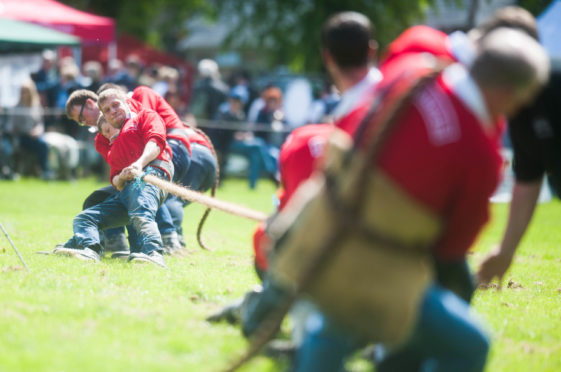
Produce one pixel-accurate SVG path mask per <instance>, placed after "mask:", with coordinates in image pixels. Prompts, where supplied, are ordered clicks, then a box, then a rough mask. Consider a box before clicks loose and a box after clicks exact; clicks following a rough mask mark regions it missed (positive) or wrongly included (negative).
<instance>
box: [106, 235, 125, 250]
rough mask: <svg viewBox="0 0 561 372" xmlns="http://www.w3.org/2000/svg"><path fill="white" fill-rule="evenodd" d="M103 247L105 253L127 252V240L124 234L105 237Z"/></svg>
mask: <svg viewBox="0 0 561 372" xmlns="http://www.w3.org/2000/svg"><path fill="white" fill-rule="evenodd" d="M104 245H105V251H106V252H120V251H128V250H129V245H128V244H127V238H126V236H125V234H124V233H120V234H115V235H113V236H110V237H107V236H106V239H105V242H104Z"/></svg>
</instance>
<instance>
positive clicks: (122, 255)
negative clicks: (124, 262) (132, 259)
mask: <svg viewBox="0 0 561 372" xmlns="http://www.w3.org/2000/svg"><path fill="white" fill-rule="evenodd" d="M130 254H131V252H130V251H117V252H113V254H112V255H111V258H126V259H128V258H129V256H130Z"/></svg>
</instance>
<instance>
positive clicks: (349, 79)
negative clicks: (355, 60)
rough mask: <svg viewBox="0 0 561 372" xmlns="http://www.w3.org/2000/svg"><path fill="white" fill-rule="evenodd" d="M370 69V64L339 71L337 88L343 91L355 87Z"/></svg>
mask: <svg viewBox="0 0 561 372" xmlns="http://www.w3.org/2000/svg"><path fill="white" fill-rule="evenodd" d="M369 71H370V66H364V67H360V68H354V69H352V70H346V71H339V76H338V79H337V82H336V83H337V84H336V86H337V88H338V89H339V91H340V92H341V94H342V93H345V92H346V91H347V90H349V89H351V88H352V87H354V86H355V85H356V84H358V83H359V82H360V81H361V80H362V79H364V77H365V76H366V75H368V72H369Z"/></svg>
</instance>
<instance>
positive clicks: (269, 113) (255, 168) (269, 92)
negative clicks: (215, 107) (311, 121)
mask: <svg viewBox="0 0 561 372" xmlns="http://www.w3.org/2000/svg"><path fill="white" fill-rule="evenodd" d="M262 97H263V100H264V101H265V105H264V106H263V108H262V109H261V110H260V111H259V115H258V120H257V123H258V124H260V125H261V127H262V128H261V129H260V130H256V131H254V132H237V133H236V134H235V136H234V138H235V141H233V142H232V145H231V146H230V151H232V152H236V153H239V154H242V155H244V156H246V157H247V158H248V160H249V187H250V188H251V189H253V188H255V187H256V185H257V180H258V179H259V177H261V175H262V173H265V174H266V175H267V177H268V178H270V179H271V180H273V181H274V182H275V184H278V182H277V168H278V167H277V161H278V157H279V147H280V145H281V143H282V139H281V138H280V136H279V137H276V136H275V135H276V134H279V133H280V130H282V129H283V128H282V126H283V124H282V120H283V119H284V115H283V113H282V110H281V106H282V92H281V91H280V89H279V88H277V87H273V86H271V87H269V88H268V89H266V90H265V91H264V92H263V95H262Z"/></svg>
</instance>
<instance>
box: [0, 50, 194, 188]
mask: <svg viewBox="0 0 561 372" xmlns="http://www.w3.org/2000/svg"><path fill="white" fill-rule="evenodd" d="M41 58H42V62H41V67H40V68H39V69H38V70H37V71H36V72H34V73H32V74H30V76H28V78H26V79H25V80H24V82H23V83H22V84H21V87H20V99H19V103H18V104H17V105H16V106H15V107H3V108H0V155H1V156H0V159H1V160H0V179H2V178H3V179H14V178H17V177H19V176H20V175H24V176H31V177H41V178H43V179H46V180H52V179H75V178H77V177H80V176H88V175H91V174H96V175H99V177H102V178H104V177H106V174H107V170H106V167H105V165H104V162H103V160H102V158H101V156H100V155H99V154H98V153H97V152H96V151H95V148H94V142H93V138H94V137H95V133H93V132H92V131H91V130H88V128H87V127H83V126H78V125H76V123H74V122H72V121H71V120H69V119H68V118H67V117H66V115H65V113H64V108H65V104H66V101H67V99H68V97H69V95H70V94H71V93H72V92H73V91H75V90H77V89H89V90H91V91H94V92H95V91H97V89H98V88H99V87H100V86H101V85H102V84H104V83H109V82H110V83H115V84H118V85H121V86H124V87H126V88H127V89H128V90H132V89H134V88H135V87H137V86H139V85H148V86H151V87H153V88H154V89H155V90H157V91H158V92H159V93H160V94H162V95H163V96H166V97H169V100H170V102H173V103H174V105H175V106H174V107H175V108H177V109H178V110H184V109H185V108H184V106H185V105H184V103H183V102H181V100H178V99H176V98H174V96H175V97H177V98H179V97H180V96H181V93H182V92H180V91H179V90H180V84H178V79H179V73H178V71H177V70H176V69H175V68H173V67H171V66H143V64H142V62H141V61H140V59H139V58H138V57H136V56H134V55H131V56H129V57H128V58H127V59H126V61H125V62H122V61H120V60H112V61H110V62H109V63H108V66H107V67H106V68H104V66H103V65H102V64H101V63H100V62H98V61H86V62H84V63H83V64H82V66H81V68H80V67H79V66H78V65H77V63H76V61H75V60H74V58H73V57H70V56H67V57H59V56H57V53H55V52H53V51H51V50H45V51H44V52H43V53H42V56H41Z"/></svg>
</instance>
